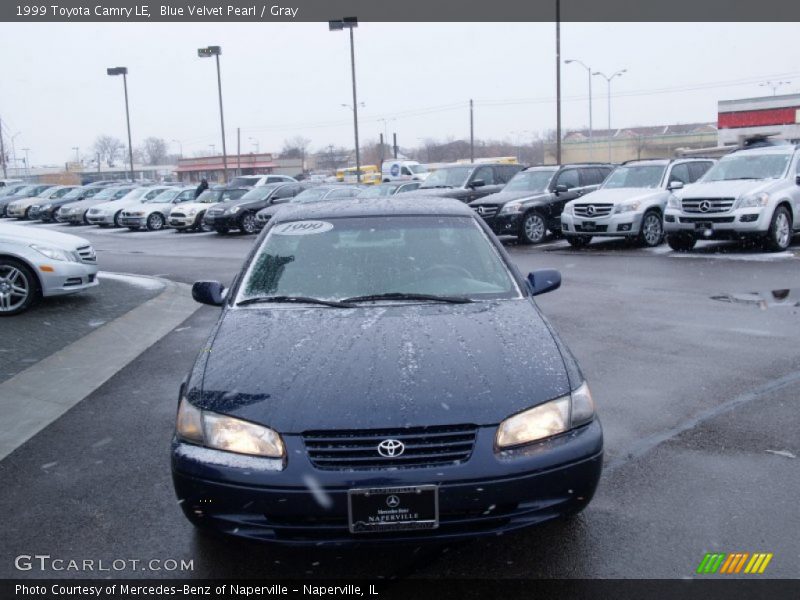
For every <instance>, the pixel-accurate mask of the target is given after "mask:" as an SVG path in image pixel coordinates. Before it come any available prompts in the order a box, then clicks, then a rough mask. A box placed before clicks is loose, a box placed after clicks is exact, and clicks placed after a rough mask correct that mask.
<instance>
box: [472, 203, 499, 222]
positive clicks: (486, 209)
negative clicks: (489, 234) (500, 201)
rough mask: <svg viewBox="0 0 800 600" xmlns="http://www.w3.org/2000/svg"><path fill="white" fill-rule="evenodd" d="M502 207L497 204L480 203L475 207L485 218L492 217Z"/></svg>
mask: <svg viewBox="0 0 800 600" xmlns="http://www.w3.org/2000/svg"><path fill="white" fill-rule="evenodd" d="M498 210H500V207H499V206H497V205H492V204H489V205H480V206H476V207H475V212H476V213H478V214H479V215H480V216H482V217H483V218H484V219H491V218H492V217H493V216H495V215H496V214H497V211H498Z"/></svg>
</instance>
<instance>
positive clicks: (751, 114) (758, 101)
mask: <svg viewBox="0 0 800 600" xmlns="http://www.w3.org/2000/svg"><path fill="white" fill-rule="evenodd" d="M717 132H718V141H719V144H720V145H721V146H727V145H732V144H739V143H740V142H741V140H743V139H744V138H747V137H750V136H753V135H775V136H777V137H780V138H783V139H785V140H789V141H793V142H800V94H785V95H781V96H763V97H760V98H742V99H740V100H720V101H719V102H718V103H717Z"/></svg>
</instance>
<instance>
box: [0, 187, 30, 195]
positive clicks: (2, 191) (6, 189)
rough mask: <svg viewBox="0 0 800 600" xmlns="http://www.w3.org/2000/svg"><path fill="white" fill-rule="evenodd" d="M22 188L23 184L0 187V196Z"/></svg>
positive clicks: (12, 193) (13, 192)
mask: <svg viewBox="0 0 800 600" xmlns="http://www.w3.org/2000/svg"><path fill="white" fill-rule="evenodd" d="M24 189H25V186H24V185H14V186H11V187H4V188H0V196H13V195H15V194H17V193H18V192H20V191H21V190H24Z"/></svg>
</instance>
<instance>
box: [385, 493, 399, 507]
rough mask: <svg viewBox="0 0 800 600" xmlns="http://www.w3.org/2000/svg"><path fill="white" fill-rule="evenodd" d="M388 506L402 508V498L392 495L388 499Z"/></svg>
mask: <svg viewBox="0 0 800 600" xmlns="http://www.w3.org/2000/svg"><path fill="white" fill-rule="evenodd" d="M386 506H388V507H389V508H397V507H398V506H400V498H398V497H397V496H395V495H394V494H392V495H391V496H389V497H388V498H386Z"/></svg>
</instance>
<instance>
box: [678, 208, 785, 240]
mask: <svg viewBox="0 0 800 600" xmlns="http://www.w3.org/2000/svg"><path fill="white" fill-rule="evenodd" d="M772 212H773V209H769V208H740V209H736V210H731V211H728V212H725V213H706V214H703V213H685V212H683V211H682V210H679V209H675V208H667V210H666V212H665V213H664V231H665V232H666V233H667V235H669V234H670V233H672V234H685V235H693V236H695V237H697V238H700V239H711V240H713V239H734V238H740V237H748V236H754V235H764V234H766V233H767V231H769V226H770V221H771V220H772Z"/></svg>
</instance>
